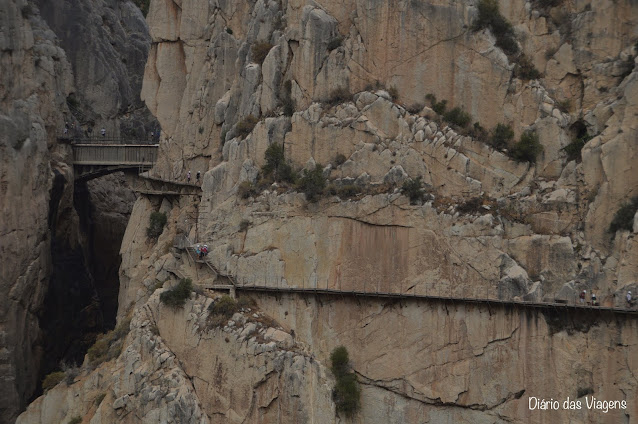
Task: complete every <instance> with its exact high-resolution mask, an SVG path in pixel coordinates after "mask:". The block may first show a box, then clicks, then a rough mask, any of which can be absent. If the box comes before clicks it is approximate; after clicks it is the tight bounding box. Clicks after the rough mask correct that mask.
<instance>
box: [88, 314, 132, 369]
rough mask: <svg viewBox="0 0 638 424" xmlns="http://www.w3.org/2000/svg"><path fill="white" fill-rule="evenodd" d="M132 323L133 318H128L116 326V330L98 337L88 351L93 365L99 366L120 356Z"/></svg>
mask: <svg viewBox="0 0 638 424" xmlns="http://www.w3.org/2000/svg"><path fill="white" fill-rule="evenodd" d="M130 325H131V320H130V319H126V320H124V321H122V322H121V323H120V324H119V325H118V326H117V327H115V329H114V330H111V331H109V332H108V333H106V334H101V335H99V336H98V337H97V340H96V341H95V343H94V344H93V346H91V347H90V348H89V350H88V351H87V354H88V355H89V362H90V363H91V365H93V366H97V365H100V364H101V363H103V362H106V361H110V360H111V359H115V358H117V357H118V356H120V352H121V351H122V345H123V343H124V337H126V335H127V334H128V332H129V328H130Z"/></svg>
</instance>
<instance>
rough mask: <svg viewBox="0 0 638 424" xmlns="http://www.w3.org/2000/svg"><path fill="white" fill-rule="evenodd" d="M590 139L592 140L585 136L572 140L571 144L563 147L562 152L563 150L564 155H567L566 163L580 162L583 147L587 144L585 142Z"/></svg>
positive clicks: (590, 137)
mask: <svg viewBox="0 0 638 424" xmlns="http://www.w3.org/2000/svg"><path fill="white" fill-rule="evenodd" d="M592 138H593V137H592V136H590V135H587V134H585V135H584V136H582V137H577V138H574V139H573V140H572V142H571V143H569V144H568V145H567V146H565V147H563V149H562V150H564V151H565V153H567V161H568V162H570V161H573V160H575V161H576V162H580V161H582V160H583V157H582V150H583V147H585V144H587V142H588V141H589V140H591V139H592Z"/></svg>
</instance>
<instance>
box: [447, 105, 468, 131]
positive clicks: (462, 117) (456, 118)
mask: <svg viewBox="0 0 638 424" xmlns="http://www.w3.org/2000/svg"><path fill="white" fill-rule="evenodd" d="M443 119H445V120H446V121H447V122H449V123H450V124H453V125H456V126H458V127H461V128H465V127H467V126H468V125H469V124H470V122H472V117H471V116H470V115H469V114H468V113H467V112H465V111H464V110H463V109H461V108H460V107H455V108H454V109H452V110H449V111H447V112H445V113H444V114H443Z"/></svg>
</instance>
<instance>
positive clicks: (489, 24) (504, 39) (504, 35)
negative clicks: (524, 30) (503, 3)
mask: <svg viewBox="0 0 638 424" xmlns="http://www.w3.org/2000/svg"><path fill="white" fill-rule="evenodd" d="M483 28H489V29H490V31H491V32H492V34H494V37H495V38H496V45H497V46H498V47H499V48H501V49H502V50H503V51H504V52H505V54H507V55H515V54H516V53H518V51H519V49H518V44H517V43H516V39H515V37H514V28H513V27H512V25H511V24H510V23H509V22H507V20H506V19H505V18H504V17H503V15H501V12H500V10H499V7H498V0H480V1H479V3H478V18H477V20H476V21H475V22H474V25H473V29H474V30H475V31H478V30H481V29H483Z"/></svg>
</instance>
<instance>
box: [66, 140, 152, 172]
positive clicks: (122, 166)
mask: <svg viewBox="0 0 638 424" xmlns="http://www.w3.org/2000/svg"><path fill="white" fill-rule="evenodd" d="M58 140H59V141H60V142H62V143H67V144H71V146H72V149H73V167H74V169H75V179H76V181H88V180H91V179H93V178H97V177H101V176H104V175H107V174H111V173H113V172H118V171H132V172H135V173H136V174H140V173H142V172H144V171H147V170H149V169H151V168H152V167H153V165H154V164H155V161H156V160H157V150H158V147H159V145H158V144H155V143H154V142H150V141H147V140H135V139H126V138H103V137H90V138H67V137H60V138H59V139H58Z"/></svg>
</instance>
